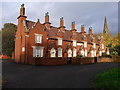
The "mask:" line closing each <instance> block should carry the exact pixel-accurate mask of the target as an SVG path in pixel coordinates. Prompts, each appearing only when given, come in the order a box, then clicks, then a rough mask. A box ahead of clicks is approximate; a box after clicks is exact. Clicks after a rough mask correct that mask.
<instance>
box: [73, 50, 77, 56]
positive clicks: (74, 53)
mask: <svg viewBox="0 0 120 90" xmlns="http://www.w3.org/2000/svg"><path fill="white" fill-rule="evenodd" d="M76 56H77V55H76V48H74V49H73V57H76Z"/></svg>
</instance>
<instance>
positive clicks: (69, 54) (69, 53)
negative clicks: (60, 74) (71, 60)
mask: <svg viewBox="0 0 120 90" xmlns="http://www.w3.org/2000/svg"><path fill="white" fill-rule="evenodd" d="M68 57H72V50H71V49H69V50H68Z"/></svg>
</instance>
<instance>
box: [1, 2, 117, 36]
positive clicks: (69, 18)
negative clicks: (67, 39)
mask: <svg viewBox="0 0 120 90" xmlns="http://www.w3.org/2000/svg"><path fill="white" fill-rule="evenodd" d="M23 3H24V5H25V10H26V13H25V14H26V16H27V20H31V21H35V22H36V21H37V19H40V22H41V23H44V16H45V13H46V12H49V19H50V22H51V23H52V24H51V25H52V26H55V27H59V20H60V18H61V17H63V18H64V24H65V26H66V29H68V30H70V29H71V23H72V22H73V21H75V24H76V29H77V31H78V32H80V28H81V25H84V26H85V31H86V32H88V29H89V27H92V29H93V33H99V32H103V26H104V18H105V16H106V18H107V23H108V29H109V31H110V33H112V34H113V35H115V34H116V33H117V32H118V3H117V2H2V14H1V16H2V17H1V18H0V19H2V24H0V28H2V27H3V25H4V23H14V24H16V25H17V17H18V16H19V9H20V6H21V4H23ZM0 5H1V3H0Z"/></svg>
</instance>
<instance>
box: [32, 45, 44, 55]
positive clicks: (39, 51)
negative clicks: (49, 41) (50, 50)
mask: <svg viewBox="0 0 120 90" xmlns="http://www.w3.org/2000/svg"><path fill="white" fill-rule="evenodd" d="M43 49H44V47H33V57H43Z"/></svg>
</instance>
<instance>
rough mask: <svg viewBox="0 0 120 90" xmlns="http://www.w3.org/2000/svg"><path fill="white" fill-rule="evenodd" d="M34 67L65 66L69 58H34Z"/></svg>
mask: <svg viewBox="0 0 120 90" xmlns="http://www.w3.org/2000/svg"><path fill="white" fill-rule="evenodd" d="M33 64H34V65H64V64H67V58H47V57H46V58H33Z"/></svg>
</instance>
